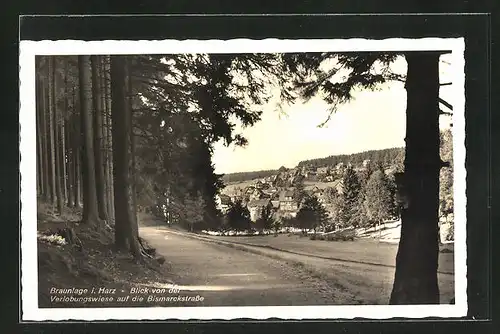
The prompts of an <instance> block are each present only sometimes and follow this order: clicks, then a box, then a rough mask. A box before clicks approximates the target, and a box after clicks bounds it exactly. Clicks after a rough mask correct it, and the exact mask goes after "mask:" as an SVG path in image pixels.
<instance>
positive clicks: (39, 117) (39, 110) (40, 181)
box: [36, 57, 45, 196]
mask: <svg viewBox="0 0 500 334" xmlns="http://www.w3.org/2000/svg"><path fill="white" fill-rule="evenodd" d="M39 59H40V58H38V57H37V69H39V68H40V64H39ZM41 93H42V87H41V82H40V77H39V75H38V74H37V75H36V140H37V146H36V157H37V160H36V163H37V164H36V168H37V173H36V177H37V188H38V195H40V196H44V195H45V185H44V174H45V169H44V166H43V156H44V155H45V152H44V151H43V137H44V136H43V123H42V122H43V117H44V115H43V105H42V102H41V101H42V97H41Z"/></svg>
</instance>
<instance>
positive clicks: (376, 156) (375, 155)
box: [222, 147, 404, 183]
mask: <svg viewBox="0 0 500 334" xmlns="http://www.w3.org/2000/svg"><path fill="white" fill-rule="evenodd" d="M403 159H404V148H402V147H394V148H387V149H383V150H371V151H364V152H359V153H353V154H342V155H331V156H329V157H326V158H315V159H310V160H303V161H300V162H299V163H298V164H297V167H303V166H310V167H313V168H318V167H326V166H335V165H337V164H338V163H341V162H342V163H344V164H348V163H351V164H353V165H360V164H362V163H363V161H365V160H370V161H371V162H372V163H373V164H375V165H379V164H381V165H383V166H390V165H393V164H398V163H402V162H403ZM277 173H278V170H276V169H269V170H260V171H252V172H239V173H230V174H225V175H224V176H223V177H222V180H223V181H224V182H226V183H229V182H243V181H250V180H254V179H260V178H264V177H268V176H271V175H276V174H277Z"/></svg>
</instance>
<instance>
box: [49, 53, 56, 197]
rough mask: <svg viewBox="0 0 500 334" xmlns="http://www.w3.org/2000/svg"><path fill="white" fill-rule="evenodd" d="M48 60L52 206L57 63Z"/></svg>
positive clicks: (54, 170)
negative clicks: (55, 74)
mask: <svg viewBox="0 0 500 334" xmlns="http://www.w3.org/2000/svg"><path fill="white" fill-rule="evenodd" d="M47 59H48V62H49V64H48V69H49V73H48V74H49V75H48V77H49V80H48V81H49V87H48V92H47V93H48V96H49V99H48V109H49V115H48V116H49V129H48V130H49V143H50V201H51V203H52V205H55V204H56V200H57V197H56V154H55V140H54V132H55V130H54V129H55V123H54V117H55V110H54V105H55V103H54V69H55V62H54V60H55V59H54V57H52V56H49V57H47Z"/></svg>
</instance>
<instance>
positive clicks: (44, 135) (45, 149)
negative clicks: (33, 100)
mask: <svg viewBox="0 0 500 334" xmlns="http://www.w3.org/2000/svg"><path fill="white" fill-rule="evenodd" d="M40 81H41V82H40V86H41V87H40V98H41V101H40V102H41V105H40V110H41V117H40V118H41V122H42V132H43V133H42V136H41V139H42V165H43V174H42V178H43V184H44V187H43V197H44V198H45V200H47V201H48V200H49V199H50V185H49V154H48V153H49V152H48V151H49V145H48V142H47V133H48V129H47V128H48V122H47V114H48V113H47V95H46V91H47V90H46V87H45V81H44V80H40Z"/></svg>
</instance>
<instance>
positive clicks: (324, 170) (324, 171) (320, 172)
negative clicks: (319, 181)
mask: <svg viewBox="0 0 500 334" xmlns="http://www.w3.org/2000/svg"><path fill="white" fill-rule="evenodd" d="M329 170H330V168H329V167H319V168H318V169H316V173H317V174H318V175H326V174H328V172H329Z"/></svg>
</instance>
